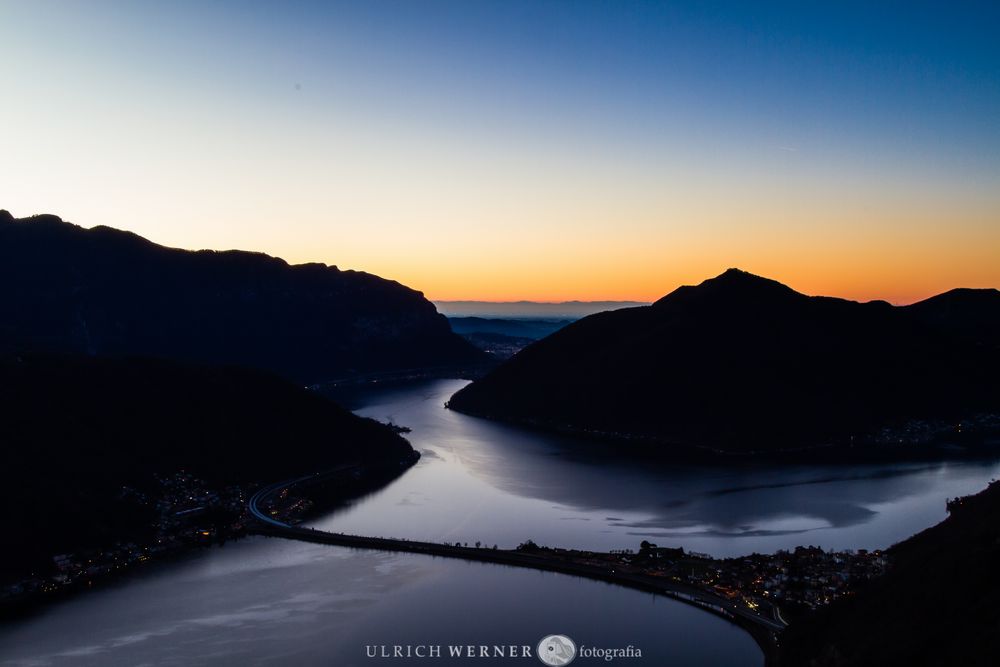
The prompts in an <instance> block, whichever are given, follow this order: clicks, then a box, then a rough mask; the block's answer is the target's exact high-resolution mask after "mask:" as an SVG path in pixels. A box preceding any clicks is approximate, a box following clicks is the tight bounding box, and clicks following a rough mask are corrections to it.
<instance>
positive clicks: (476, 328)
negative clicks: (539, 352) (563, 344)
mask: <svg viewBox="0 0 1000 667" xmlns="http://www.w3.org/2000/svg"><path fill="white" fill-rule="evenodd" d="M573 321H574V320H573V319H569V318H567V319H559V320H546V319H541V318H531V319H523V320H521V319H514V318H510V319H507V318H493V317H449V318H448V322H449V323H450V324H451V329H452V331H454V332H455V333H457V334H460V335H463V336H466V335H469V334H499V335H503V336H511V337H514V338H529V339H531V340H538V339H539V338H545V337H546V336H548V335H549V334H551V333H555V332H556V331H559V329H562V328H563V327H564V326H566V325H567V324H569V323H570V322H573Z"/></svg>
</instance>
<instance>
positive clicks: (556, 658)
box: [538, 635, 576, 665]
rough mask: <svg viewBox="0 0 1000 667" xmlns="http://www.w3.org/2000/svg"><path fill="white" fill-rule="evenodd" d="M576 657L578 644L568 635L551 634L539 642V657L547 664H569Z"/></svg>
mask: <svg viewBox="0 0 1000 667" xmlns="http://www.w3.org/2000/svg"><path fill="white" fill-rule="evenodd" d="M575 657H576V644H575V643H573V640H572V639H570V638H569V637H567V636H566V635H549V636H548V637H545V638H544V639H542V641H540V642H538V659H539V660H541V661H542V662H544V663H545V664H546V665H568V664H569V663H571V662H573V658H575Z"/></svg>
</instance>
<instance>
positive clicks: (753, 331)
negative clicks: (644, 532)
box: [450, 269, 1000, 452]
mask: <svg viewBox="0 0 1000 667" xmlns="http://www.w3.org/2000/svg"><path fill="white" fill-rule="evenodd" d="M998 373H1000V292H998V291H997V290H994V289H984V290H966V289H959V290H953V291H951V292H947V293H945V294H942V295H939V296H937V297H934V298H931V299H928V300H926V301H922V302H920V303H917V304H913V305H911V306H904V307H894V306H891V305H890V304H888V303H885V302H880V301H877V302H870V303H857V302H853V301H846V300H843V299H835V298H829V297H809V296H806V295H803V294H800V293H798V292H795V291H794V290H792V289H791V288H789V287H786V286H785V285H782V284H780V283H777V282H775V281H773V280H768V279H765V278H760V277H757V276H754V275H751V274H749V273H745V272H743V271H739V270H736V269H731V270H729V271H726V272H725V273H723V274H722V275H720V276H718V277H716V278H713V279H711V280H706V281H705V282H703V283H702V284H700V285H698V286H696V287H681V288H679V289H677V290H675V291H674V292H672V293H671V294H669V295H667V296H665V297H663V298H662V299H660V300H659V301H657V302H656V303H654V304H653V305H651V306H646V307H639V308H628V309H623V310H617V311H613V312H605V313H601V314H597V315H592V316H590V317H587V318H584V319H582V320H580V321H578V322H575V323H573V324H570V325H569V326H567V327H565V328H563V329H561V330H559V331H557V332H555V333H554V334H552V335H551V336H549V337H547V338H544V339H542V340H540V341H538V342H536V343H535V344H533V345H531V346H529V347H527V348H525V349H524V350H523V351H522V352H520V353H519V354H517V355H516V356H514V357H513V358H512V359H511V360H510V361H508V362H506V363H504V364H502V365H501V366H499V367H498V368H496V369H494V370H493V371H492V372H490V373H489V374H488V375H487V376H486V377H484V378H483V379H481V380H478V381H476V382H474V383H472V384H471V385H469V386H467V387H465V388H464V389H462V390H461V391H459V392H458V393H457V394H456V395H455V396H454V397H452V399H451V401H450V407H452V408H453V409H455V410H459V411H462V412H466V413H470V414H474V415H480V416H486V417H492V418H496V419H501V420H508V421H513V422H519V423H524V424H530V425H534V426H539V427H543V428H550V429H559V430H566V431H573V432H579V433H591V434H594V435H596V436H600V437H610V438H617V439H623V440H643V441H648V442H653V443H658V444H657V448H658V449H659V451H662V452H679V451H682V450H684V449H687V448H699V449H709V450H716V451H722V452H764V451H774V450H786V449H794V448H801V447H809V446H813V445H821V444H831V443H842V444H849V443H850V442H851V438H852V437H856V438H859V442H860V441H861V440H863V439H866V438H868V439H870V438H871V437H872V434H873V433H874V432H876V431H877V430H878V429H882V428H886V427H893V426H899V425H900V424H903V423H906V422H907V421H908V420H921V419H928V418H942V419H952V418H956V417H960V416H962V415H969V414H971V413H974V412H976V411H1000V382H997V377H1000V375H998ZM910 427H911V428H916V429H918V430H919V428H920V426H919V425H913V424H910ZM906 437H909V436H908V435H906V434H901V435H900V439H905V438H906ZM891 438H893V439H894V438H895V435H892V436H891Z"/></svg>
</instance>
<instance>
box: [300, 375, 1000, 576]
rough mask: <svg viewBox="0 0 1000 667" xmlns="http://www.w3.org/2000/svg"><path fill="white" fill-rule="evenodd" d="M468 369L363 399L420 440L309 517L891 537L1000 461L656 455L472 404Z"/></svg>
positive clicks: (625, 532)
mask: <svg viewBox="0 0 1000 667" xmlns="http://www.w3.org/2000/svg"><path fill="white" fill-rule="evenodd" d="M463 384H464V381H461V380H435V381H430V382H424V383H421V384H418V385H415V386H408V387H404V388H398V389H390V390H378V391H374V392H369V393H367V394H362V395H359V396H357V397H356V399H355V400H357V401H358V402H359V406H360V408H359V413H360V414H363V415H366V416H370V417H374V418H377V419H380V420H391V421H393V422H394V423H396V424H400V425H404V426H408V427H410V428H411V429H412V432H411V433H409V434H407V437H408V438H409V440H410V441H411V443H412V444H413V446H414V447H415V448H417V449H419V450H420V451H421V452H423V458H422V459H421V461H420V462H419V463H418V464H417V466H416V467H415V468H413V469H411V470H410V471H408V472H407V473H406V474H405V475H403V477H401V478H400V479H398V480H396V481H395V482H394V483H393V484H391V485H389V486H388V487H387V488H385V489H383V490H381V491H379V492H377V493H375V494H373V495H371V496H368V497H366V498H364V499H361V500H359V501H357V502H356V503H354V504H353V505H352V506H350V507H349V508H347V509H345V510H339V511H337V512H334V513H332V514H330V515H328V516H326V517H323V518H320V519H317V520H315V521H313V522H312V524H313V525H315V526H317V527H320V528H328V529H331V530H337V531H341V532H348V533H360V534H376V535H384V536H394V537H405V538H413V539H426V540H434V541H451V542H454V541H461V542H469V543H470V544H472V543H474V542H476V541H481V542H483V543H486V544H490V545H492V544H494V543H496V544H499V545H500V546H502V547H510V546H515V545H516V544H518V543H520V542H522V541H524V540H526V539H532V540H534V541H536V542H538V543H539V544H546V545H552V546H564V547H584V548H597V549H617V548H626V547H631V548H636V547H637V545H638V543H639V542H640V541H641V540H643V539H648V540H651V541H654V542H657V543H658V544H660V545H661V546H666V545H670V546H683V547H685V548H687V549H689V550H693V551H700V552H706V553H710V554H713V555H717V556H730V555H739V554H743V553H750V552H754V551H757V552H773V551H775V550H777V549H783V548H792V547H794V546H796V545H799V544H815V545H819V546H822V547H824V548H834V549H847V548H869V549H872V548H884V547H887V546H890V545H891V544H893V543H895V542H898V541H899V540H901V539H904V538H906V537H908V536H909V535H912V534H913V533H916V532H918V531H920V530H922V529H924V528H927V527H929V526H931V525H933V524H935V523H937V522H938V521H940V520H941V519H943V518H944V517H945V514H946V513H945V500H946V499H947V498H950V497H954V496H957V495H966V494H969V493H974V492H976V491H979V490H981V489H982V488H984V487H985V486H986V484H987V482H988V481H989V480H990V479H992V478H995V477H997V476H998V474H1000V463H998V462H997V461H990V462H978V461H961V462H934V463H900V464H866V465H795V466H780V465H768V466H764V465H744V466H738V467H737V466H732V467H709V466H694V465H677V464H673V465H661V466H651V465H650V464H649V463H648V462H635V461H627V460H617V459H616V457H614V455H613V448H609V446H607V445H601V444H597V443H592V442H586V441H574V440H571V439H567V438H561V437H553V436H548V435H544V434H539V433H535V432H531V431H527V430H524V429H520V428H516V427H511V426H507V425H503V424H497V423H494V422H490V421H487V420H482V419H477V418H474V417H468V416H465V415H461V414H458V413H455V412H452V411H450V410H446V409H444V407H443V405H444V402H445V401H446V400H447V399H448V397H449V396H451V395H452V394H453V393H454V392H455V391H457V390H458V389H459V388H460V387H462V386H463Z"/></svg>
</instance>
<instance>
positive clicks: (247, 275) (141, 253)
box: [0, 211, 483, 382]
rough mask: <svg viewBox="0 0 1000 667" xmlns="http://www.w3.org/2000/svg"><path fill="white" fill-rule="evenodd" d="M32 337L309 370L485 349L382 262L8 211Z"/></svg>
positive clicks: (462, 359)
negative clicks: (235, 247)
mask: <svg viewBox="0 0 1000 667" xmlns="http://www.w3.org/2000/svg"><path fill="white" fill-rule="evenodd" d="M24 349H36V350H39V349H40V350H45V351H56V352H82V353H86V354H91V355H109V356H121V355H142V356H157V357H165V358H171V359H179V360H186V361H195V362H207V363H224V364H236V365H242V366H252V367H257V368H263V369H267V370H272V371H275V372H278V373H280V374H282V375H285V376H287V377H291V378H295V379H297V380H301V381H307V382H313V381H321V380H325V379H330V378H333V377H338V376H343V375H348V374H351V373H354V372H357V373H370V372H375V371H386V370H398V369H403V368H417V367H429V366H451V365H461V364H466V363H470V362H477V361H480V360H482V359H483V355H482V353H480V352H479V351H478V350H476V349H475V348H473V347H472V346H471V345H470V344H469V343H467V342H466V341H465V340H463V339H462V338H461V337H459V336H457V335H455V334H454V333H452V331H451V329H450V327H449V326H448V322H447V320H446V319H445V318H444V316H442V315H440V314H439V313H438V312H437V310H436V309H435V308H434V305H433V304H431V303H430V302H429V301H427V300H426V299H425V298H424V297H423V295H422V294H420V293H419V292H416V291H414V290H411V289H409V288H407V287H404V286H403V285H400V284H398V283H396V282H392V281H388V280H384V279H382V278H379V277H377V276H373V275H370V274H367V273H361V272H356V271H340V270H339V269H337V268H336V267H333V266H326V265H324V264H303V265H297V266H289V265H288V264H287V263H285V262H284V261H283V260H281V259H277V258H274V257H269V256H267V255H264V254H260V253H250V252H240V251H228V252H213V251H198V252H191V251H186V250H176V249H171V248H165V247H163V246H159V245H156V244H154V243H151V242H150V241H147V240H145V239H143V238H141V237H139V236H136V235H134V234H131V233H127V232H122V231H119V230H115V229H111V228H108V227H95V228H93V229H84V228H81V227H78V226H76V225H72V224H69V223H66V222H63V221H62V220H60V219H59V218H57V217H55V216H36V217H33V218H25V219H22V220H15V219H14V218H12V217H11V216H10V214H9V213H7V212H6V211H0V351H2V350H7V351H11V350H16V351H20V350H24Z"/></svg>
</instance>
